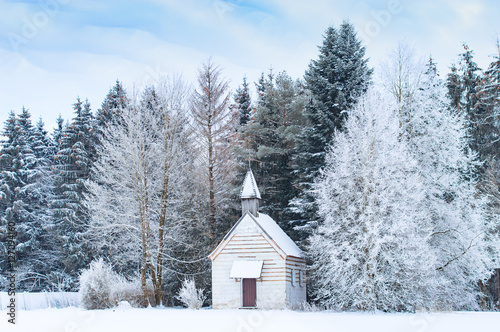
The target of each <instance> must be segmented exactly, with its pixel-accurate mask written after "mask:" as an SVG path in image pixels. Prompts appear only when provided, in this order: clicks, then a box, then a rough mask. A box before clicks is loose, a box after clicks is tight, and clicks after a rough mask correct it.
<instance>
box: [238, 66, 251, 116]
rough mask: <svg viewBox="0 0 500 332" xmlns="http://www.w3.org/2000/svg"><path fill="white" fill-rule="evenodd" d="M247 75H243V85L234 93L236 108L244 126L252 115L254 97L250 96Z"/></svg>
mask: <svg viewBox="0 0 500 332" xmlns="http://www.w3.org/2000/svg"><path fill="white" fill-rule="evenodd" d="M248 85H249V84H248V82H247V77H246V76H244V77H243V83H242V85H241V86H240V87H239V88H238V89H237V90H236V93H235V94H234V101H235V103H236V110H237V112H238V115H239V118H240V121H239V122H240V126H244V125H246V124H247V123H248V121H249V120H250V117H251V116H252V99H251V98H250V90H249V88H248Z"/></svg>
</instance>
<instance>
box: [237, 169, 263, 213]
mask: <svg viewBox="0 0 500 332" xmlns="http://www.w3.org/2000/svg"><path fill="white" fill-rule="evenodd" d="M240 198H241V213H242V215H243V214H245V212H247V211H248V212H250V213H251V214H252V215H254V216H255V217H258V216H259V201H260V199H261V198H260V192H259V188H258V187H257V183H256V182H255V178H254V176H253V173H252V170H251V169H250V168H249V169H248V172H247V175H246V176H245V181H243V187H242V188H241V193H240Z"/></svg>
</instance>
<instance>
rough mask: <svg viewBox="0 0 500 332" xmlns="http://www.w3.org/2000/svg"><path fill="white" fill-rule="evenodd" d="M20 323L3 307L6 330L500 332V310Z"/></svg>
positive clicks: (136, 314) (58, 316)
mask: <svg viewBox="0 0 500 332" xmlns="http://www.w3.org/2000/svg"><path fill="white" fill-rule="evenodd" d="M17 314H18V324H16V326H12V325H11V324H8V323H7V319H6V318H7V316H6V312H5V310H4V311H2V312H0V317H1V319H0V331H2V332H4V331H26V332H44V331H47V332H48V331H50V332H59V331H61V332H85V331H92V332H101V331H102V332H110V331H120V332H124V331H134V332H136V331H169V332H170V331H180V332H187V331H204V332H205V331H206V332H208V331H217V332H225V331H235V332H251V331H255V332H258V331H262V332H264V331H272V332H280V331H285V332H290V331H301V332H304V331H339V332H340V331H369V332H378V331H381V332H382V331H384V332H390V331H395V332H396V331H397V332H410V331H415V332H434V331H435V332H437V331H439V332H447V331H453V332H461V331H464V332H465V331H468V332H469V331H496V330H498V326H500V313H493V312H453V313H426V314H362V313H332V312H297V311H290V310H279V311H260V310H210V309H206V310H198V311H194V310H189V309H172V308H161V309H151V308H150V309H132V308H127V307H125V308H116V309H108V310H92V311H86V310H82V309H78V308H74V307H69V308H64V309H41V310H31V311H18V313H17Z"/></svg>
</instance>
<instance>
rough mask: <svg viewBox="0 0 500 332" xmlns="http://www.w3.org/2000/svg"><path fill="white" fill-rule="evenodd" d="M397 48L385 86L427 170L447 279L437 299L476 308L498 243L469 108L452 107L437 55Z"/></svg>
mask: <svg viewBox="0 0 500 332" xmlns="http://www.w3.org/2000/svg"><path fill="white" fill-rule="evenodd" d="M394 54H397V56H396V57H393V58H391V59H390V60H389V62H392V64H390V63H389V66H392V67H393V68H395V69H396V70H395V71H393V74H392V75H386V76H385V77H384V79H385V82H384V86H385V88H386V89H387V90H388V92H389V93H391V95H392V96H393V100H394V102H396V105H397V109H398V119H399V122H400V126H401V129H402V132H401V135H402V136H401V138H402V139H404V140H405V141H406V142H407V144H408V148H409V151H410V153H411V154H412V156H413V158H415V160H417V162H418V165H419V167H420V170H421V174H422V180H423V184H424V189H425V200H426V204H425V207H426V209H427V211H428V212H429V213H430V215H431V220H432V229H433V232H432V234H431V241H430V243H431V245H432V248H433V250H434V251H435V257H436V262H437V266H436V269H437V272H438V276H439V277H440V278H443V280H444V282H445V283H446V287H444V288H442V289H440V291H439V293H438V294H437V298H438V302H437V303H436V305H440V306H443V307H453V308H474V307H475V305H476V303H477V302H476V296H477V284H478V282H479V281H480V280H482V279H485V278H486V277H487V275H488V271H489V269H491V266H490V264H491V258H492V256H491V255H490V254H489V253H488V252H489V250H491V249H492V248H494V246H495V245H494V239H492V238H491V237H490V236H489V233H490V230H491V227H492V225H491V224H490V222H489V221H488V220H486V219H485V218H484V201H483V199H482V198H481V197H478V192H477V190H476V180H475V177H474V176H473V169H474V168H475V167H476V165H477V161H476V159H475V156H474V154H473V153H472V152H471V151H470V149H469V147H468V140H467V137H468V135H467V131H466V122H465V118H464V116H465V114H464V112H457V110H454V109H453V108H450V106H449V105H450V101H449V99H448V97H447V89H446V85H445V83H444V82H443V81H442V80H440V79H439V76H438V73H437V71H436V69H435V64H434V62H433V60H432V59H430V60H429V62H428V63H427V66H422V65H420V63H421V62H420V61H419V60H417V59H416V58H415V56H414V54H413V52H411V50H410V51H408V49H407V51H405V52H403V53H401V52H400V53H398V52H396V53H394ZM401 59H405V61H401ZM402 77H403V78H404V79H401V78H402ZM416 78H418V79H416ZM395 86H396V87H397V86H401V87H403V88H402V89H399V88H398V89H394V87H395ZM399 91H402V92H401V93H399ZM448 92H449V90H448Z"/></svg>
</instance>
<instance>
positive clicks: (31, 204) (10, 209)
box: [0, 107, 51, 290]
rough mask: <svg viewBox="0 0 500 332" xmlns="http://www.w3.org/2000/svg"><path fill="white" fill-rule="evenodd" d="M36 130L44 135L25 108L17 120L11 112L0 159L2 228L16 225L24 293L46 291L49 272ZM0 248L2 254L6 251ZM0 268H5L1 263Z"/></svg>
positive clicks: (45, 190)
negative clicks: (12, 224)
mask: <svg viewBox="0 0 500 332" xmlns="http://www.w3.org/2000/svg"><path fill="white" fill-rule="evenodd" d="M42 123H43V122H42ZM39 130H41V131H44V129H43V125H41V123H39V124H38V126H37V127H36V128H35V127H33V125H32V123H31V114H30V113H29V111H28V110H27V109H25V108H24V107H23V109H22V112H21V114H19V115H18V116H16V115H15V113H14V112H11V113H10V115H9V119H8V120H7V122H6V125H5V129H4V132H3V135H4V136H5V137H6V140H5V141H3V143H2V149H1V155H0V164H1V166H0V167H1V176H0V197H1V200H0V206H1V207H0V208H1V210H2V216H3V217H2V219H1V224H2V226H5V225H7V224H8V223H9V222H13V223H15V229H16V232H17V236H16V254H17V273H18V275H19V279H20V280H21V282H20V284H19V285H18V286H19V287H20V289H23V290H25V289H30V290H33V289H36V290H40V289H41V288H43V287H45V286H46V279H47V278H45V277H44V276H45V275H47V274H48V273H49V272H50V268H51V267H50V266H49V260H47V259H46V258H47V256H48V255H47V250H48V247H47V243H44V239H45V240H47V239H48V237H47V231H48V229H50V222H51V219H50V213H48V210H47V198H48V195H49V192H50V181H48V179H49V177H48V170H47V166H48V160H47V156H46V155H45V153H46V149H45V145H44V144H45V143H44V142H41V141H40V135H39V134H38V131H39ZM3 240H4V239H2V240H0V242H2V244H4V243H5V242H4V241H3ZM0 246H1V247H2V251H4V250H5V247H3V246H2V245H0ZM3 257H7V256H6V255H2V258H3ZM0 265H1V266H2V267H5V261H3V259H2V261H1V262H0ZM2 270H3V269H2ZM40 277H42V278H40Z"/></svg>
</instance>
